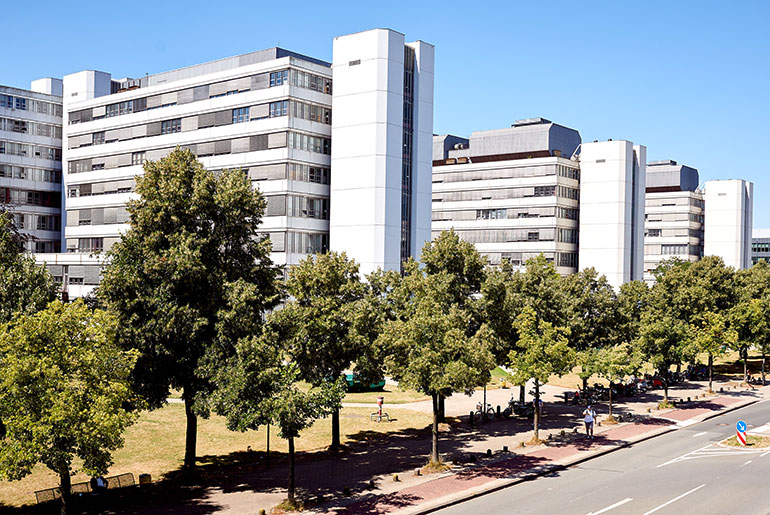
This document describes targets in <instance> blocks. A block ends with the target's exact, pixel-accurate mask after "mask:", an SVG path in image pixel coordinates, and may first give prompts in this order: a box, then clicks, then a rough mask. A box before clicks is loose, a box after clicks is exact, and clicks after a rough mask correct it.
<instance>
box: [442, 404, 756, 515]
mask: <svg viewBox="0 0 770 515" xmlns="http://www.w3.org/2000/svg"><path fill="white" fill-rule="evenodd" d="M738 420H744V421H746V422H747V423H748V425H749V428H748V430H749V432H751V430H752V429H756V428H759V427H760V426H763V425H764V424H768V423H770V402H759V403H757V404H754V405H751V406H748V407H746V408H743V409H739V410H735V411H732V412H730V413H726V414H724V415H721V416H718V417H715V418H712V419H710V420H706V421H704V422H701V423H699V424H694V425H691V426H688V427H686V428H684V429H679V430H677V431H674V432H672V433H668V434H665V435H662V436H659V437H656V438H652V439H650V440H647V441H644V442H640V443H638V444H635V445H633V446H631V447H629V448H626V449H621V450H619V451H615V452H612V453H610V454H607V455H604V456H601V457H598V458H595V459H592V460H588V461H586V462H584V463H582V464H581V465H576V466H574V467H572V468H569V469H567V470H564V471H561V472H557V473H554V474H551V475H550V476H546V477H541V478H538V479H535V480H532V481H527V482H524V483H520V484H518V485H514V486H511V487H509V488H506V489H504V490H500V491H498V492H495V493H492V494H488V495H484V496H482V497H479V498H476V499H473V500H470V501H467V502H464V503H461V504H457V505H455V506H451V507H449V508H446V509H444V510H441V511H439V512H437V513H441V514H442V515H450V514H451V515H460V514H465V515H467V514H473V515H481V514H510V513H542V514H549V515H557V514H558V515H561V514H581V515H585V514H595V515H598V514H599V513H607V514H610V515H616V514H622V513H632V514H644V515H649V514H652V513H655V514H659V515H665V514H709V515H711V514H723V513H724V514H731V515H732V514H735V515H751V514H762V515H767V514H770V450H768V449H765V450H748V449H746V450H744V449H739V448H723V447H717V446H715V445H714V444H715V443H716V442H719V441H720V440H723V439H724V438H727V437H729V436H732V435H734V434H735V424H736V422H737V421H738Z"/></svg>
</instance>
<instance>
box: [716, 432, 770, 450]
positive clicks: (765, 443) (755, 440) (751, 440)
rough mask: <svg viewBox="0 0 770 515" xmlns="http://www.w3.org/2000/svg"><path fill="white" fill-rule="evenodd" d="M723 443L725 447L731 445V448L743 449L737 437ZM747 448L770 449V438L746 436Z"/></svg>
mask: <svg viewBox="0 0 770 515" xmlns="http://www.w3.org/2000/svg"><path fill="white" fill-rule="evenodd" d="M721 443H722V444H724V445H729V446H730V447H743V446H742V445H741V443H740V442H739V441H738V437H737V436H731V437H730V438H728V439H727V440H723V441H722V442H721ZM746 447H752V448H754V449H762V448H765V447H770V436H754V435H746Z"/></svg>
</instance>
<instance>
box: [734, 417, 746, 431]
mask: <svg viewBox="0 0 770 515" xmlns="http://www.w3.org/2000/svg"><path fill="white" fill-rule="evenodd" d="M735 427H737V428H738V431H740V432H741V433H743V432H745V431H746V422H744V421H743V420H739V421H738V423H737V424H735Z"/></svg>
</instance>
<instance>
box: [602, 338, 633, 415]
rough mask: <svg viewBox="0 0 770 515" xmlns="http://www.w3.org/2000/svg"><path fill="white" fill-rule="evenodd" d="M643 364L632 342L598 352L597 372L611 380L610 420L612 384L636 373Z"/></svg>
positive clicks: (610, 412) (604, 348) (610, 413)
mask: <svg viewBox="0 0 770 515" xmlns="http://www.w3.org/2000/svg"><path fill="white" fill-rule="evenodd" d="M641 365H642V359H641V356H640V355H639V352H638V351H637V349H635V348H634V347H633V346H632V345H631V344H630V343H628V342H623V343H618V344H616V345H613V346H611V347H603V348H602V349H600V350H599V351H598V352H597V356H596V362H595V368H594V370H595V372H596V374H597V375H599V376H601V377H604V378H605V379H607V380H608V381H609V382H610V388H609V391H610V401H609V420H610V421H614V418H613V417H612V384H613V383H615V382H621V381H622V380H623V379H624V378H625V377H626V376H628V375H631V374H633V373H635V372H636V371H637V370H639V367H641Z"/></svg>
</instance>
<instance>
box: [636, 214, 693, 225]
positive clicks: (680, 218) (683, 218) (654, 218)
mask: <svg viewBox="0 0 770 515" xmlns="http://www.w3.org/2000/svg"><path fill="white" fill-rule="evenodd" d="M644 219H645V220H646V221H648V222H687V221H690V222H698V223H703V215H698V214H695V213H645V214H644Z"/></svg>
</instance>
